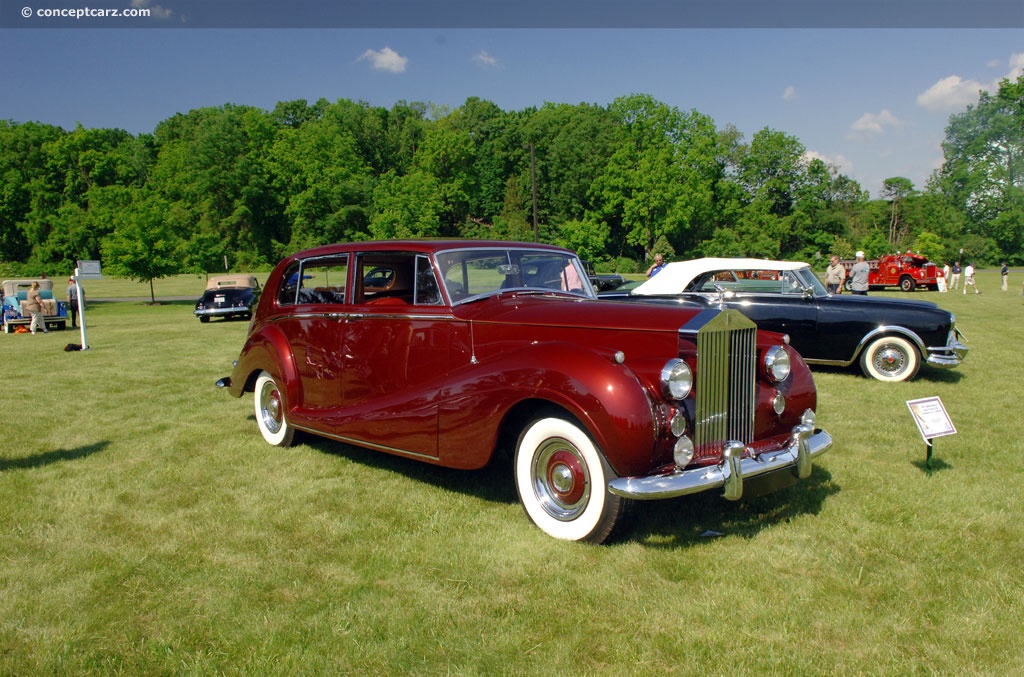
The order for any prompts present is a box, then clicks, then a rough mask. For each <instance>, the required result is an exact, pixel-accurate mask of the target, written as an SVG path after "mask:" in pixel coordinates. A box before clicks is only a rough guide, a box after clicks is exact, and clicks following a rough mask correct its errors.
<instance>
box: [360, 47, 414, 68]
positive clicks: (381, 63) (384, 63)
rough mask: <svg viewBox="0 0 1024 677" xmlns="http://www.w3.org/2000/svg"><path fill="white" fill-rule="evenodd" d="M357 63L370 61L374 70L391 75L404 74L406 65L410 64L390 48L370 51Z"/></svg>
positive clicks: (364, 53) (362, 55)
mask: <svg viewBox="0 0 1024 677" xmlns="http://www.w3.org/2000/svg"><path fill="white" fill-rule="evenodd" d="M356 61H369V62H370V65H371V66H373V69H374V70H378V71H388V72H389V73H404V72H405V65H406V64H407V63H409V59H408V58H406V57H404V56H401V55H399V54H398V52H396V51H395V50H393V49H391V48H390V47H385V48H384V49H382V50H380V51H379V52H378V51H377V50H374V49H368V50H366V51H365V52H363V53H362V54H361V55H360V56H359V58H358V59H356Z"/></svg>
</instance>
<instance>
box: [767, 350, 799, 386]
mask: <svg viewBox="0 0 1024 677" xmlns="http://www.w3.org/2000/svg"><path fill="white" fill-rule="evenodd" d="M792 367H793V364H792V362H790V360H789V353H787V352H786V348H785V347H784V346H772V347H771V348H769V349H768V352H766V353H765V354H764V371H765V374H767V375H768V378H769V379H771V381H772V382H773V383H781V382H782V381H785V380H786V379H787V378H789V373H790V371H791V370H792Z"/></svg>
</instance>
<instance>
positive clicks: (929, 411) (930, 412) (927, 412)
mask: <svg viewBox="0 0 1024 677" xmlns="http://www.w3.org/2000/svg"><path fill="white" fill-rule="evenodd" d="M907 407H908V408H909V409H910V415H911V416H913V417H914V422H915V423H916V424H917V429H918V430H919V431H921V437H922V438H923V439H924V443H925V445H926V447H927V449H926V456H925V467H926V468H927V469H928V474H929V475H931V474H932V449H933V442H932V440H934V439H935V438H936V437H942V436H943V435H955V434H956V428H955V427H954V426H953V421H951V420H950V418H949V414H948V413H946V407H944V406H943V404H942V400H940V399H939V398H938V397H924V398H921V399H919V400H907Z"/></svg>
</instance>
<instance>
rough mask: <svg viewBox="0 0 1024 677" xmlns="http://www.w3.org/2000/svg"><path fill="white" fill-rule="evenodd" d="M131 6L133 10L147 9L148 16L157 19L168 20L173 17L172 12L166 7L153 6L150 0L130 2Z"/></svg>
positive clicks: (133, 0)
mask: <svg viewBox="0 0 1024 677" xmlns="http://www.w3.org/2000/svg"><path fill="white" fill-rule="evenodd" d="M131 6H132V7H133V8H135V9H148V10H149V15H150V16H151V17H154V18H157V19H170V18H171V17H172V16H173V15H174V12H173V11H171V10H169V9H167V8H166V7H162V6H161V5H154V4H153V3H152V0H132V1H131Z"/></svg>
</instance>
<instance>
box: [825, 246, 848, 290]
mask: <svg viewBox="0 0 1024 677" xmlns="http://www.w3.org/2000/svg"><path fill="white" fill-rule="evenodd" d="M845 279H846V268H844V267H843V265H842V264H841V263H839V257H838V256H836V255H835V254H833V255H832V259H831V261H830V262H829V264H828V268H826V269H825V284H826V285H827V286H828V293H829V294H842V293H843V281H844V280H845Z"/></svg>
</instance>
